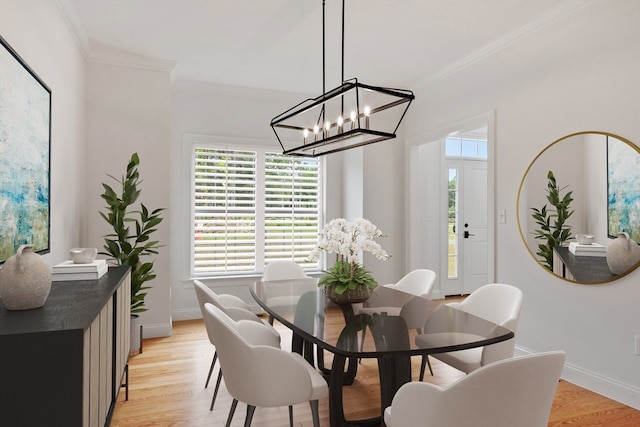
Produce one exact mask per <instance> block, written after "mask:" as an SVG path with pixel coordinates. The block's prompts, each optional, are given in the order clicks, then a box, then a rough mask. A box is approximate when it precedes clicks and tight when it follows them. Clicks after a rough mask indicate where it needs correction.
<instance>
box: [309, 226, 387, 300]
mask: <svg viewBox="0 0 640 427" xmlns="http://www.w3.org/2000/svg"><path fill="white" fill-rule="evenodd" d="M379 237H384V234H383V233H382V231H380V229H378V227H376V226H375V225H373V224H372V223H371V222H370V221H369V220H366V219H364V218H357V219H355V220H353V221H347V220H346V219H344V218H336V219H333V220H331V221H330V222H329V223H327V224H326V225H325V227H324V228H323V230H322V231H321V232H320V237H319V238H318V243H317V245H316V247H315V248H314V249H313V251H311V253H310V254H309V259H312V260H317V259H319V257H320V253H321V252H327V253H335V254H336V262H335V264H334V265H333V268H332V269H331V270H325V271H324V273H326V275H325V276H323V277H322V278H321V279H320V281H319V282H318V286H320V287H325V288H328V287H331V286H335V292H336V294H338V295H340V294H343V293H344V292H346V291H347V289H350V290H355V289H358V287H359V286H366V287H367V288H369V289H373V288H375V287H376V286H377V285H378V283H377V282H376V281H375V279H374V278H373V276H371V273H370V272H369V271H367V270H366V269H365V268H364V267H363V266H362V265H361V264H360V256H361V255H362V253H363V252H370V253H371V254H373V255H374V256H375V257H376V258H378V259H380V260H386V259H389V258H390V255H389V254H387V252H386V251H385V250H384V249H382V246H380V244H379V243H378V242H377V241H376V239H377V238H379Z"/></svg>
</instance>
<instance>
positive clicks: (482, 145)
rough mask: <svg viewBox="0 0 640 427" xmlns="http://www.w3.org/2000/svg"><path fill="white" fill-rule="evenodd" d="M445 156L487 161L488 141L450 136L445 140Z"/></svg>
mask: <svg viewBox="0 0 640 427" xmlns="http://www.w3.org/2000/svg"><path fill="white" fill-rule="evenodd" d="M445 156H446V157H449V158H450V157H465V158H469V159H487V140H486V139H478V138H459V137H456V136H448V137H447V139H446V140H445Z"/></svg>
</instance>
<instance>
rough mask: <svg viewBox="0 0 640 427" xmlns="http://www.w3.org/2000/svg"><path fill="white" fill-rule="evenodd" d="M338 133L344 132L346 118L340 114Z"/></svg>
mask: <svg viewBox="0 0 640 427" xmlns="http://www.w3.org/2000/svg"><path fill="white" fill-rule="evenodd" d="M337 123H338V133H341V132H342V124H343V123H344V119H343V118H342V116H338V120H337Z"/></svg>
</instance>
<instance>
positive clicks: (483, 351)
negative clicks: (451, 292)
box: [416, 283, 523, 380]
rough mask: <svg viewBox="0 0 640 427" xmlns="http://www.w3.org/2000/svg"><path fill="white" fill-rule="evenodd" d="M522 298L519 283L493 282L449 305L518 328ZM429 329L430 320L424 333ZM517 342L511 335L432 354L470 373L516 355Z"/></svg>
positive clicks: (418, 337)
mask: <svg viewBox="0 0 640 427" xmlns="http://www.w3.org/2000/svg"><path fill="white" fill-rule="evenodd" d="M522 301H523V294H522V291H521V290H520V289H518V288H517V287H515V286H512V285H507V284H503V283H491V284H488V285H483V286H481V287H480V288H478V289H477V290H475V291H474V292H472V293H471V294H470V295H469V296H468V297H466V298H465V299H464V300H463V301H460V302H451V303H448V304H447V305H448V306H452V307H456V308H458V309H460V310H462V311H465V312H467V313H470V314H473V315H474V316H478V317H480V318H483V319H486V320H489V321H491V322H493V323H496V324H498V325H500V326H503V327H505V328H507V329H509V330H510V331H512V332H516V330H517V328H518V319H519V317H520V309H521V307H522ZM429 332H430V330H429V322H428V321H427V323H426V325H425V329H424V333H425V334H427V335H428V334H429ZM421 339H422V338H421V335H417V336H416V343H417V344H418V346H419V341H420V340H421ZM514 346H515V338H511V339H510V340H507V341H502V342H499V343H496V344H491V345H488V346H484V347H478V348H471V349H468V350H460V351H452V352H449V353H437V354H432V355H430V356H431V357H434V358H436V359H438V360H440V361H441V362H444V363H446V364H447V365H450V366H453V367H454V368H456V369H458V370H460V371H463V372H465V373H469V372H472V371H473V370H475V369H478V368H479V367H481V366H484V365H486V364H488V363H491V362H495V361H497V360H501V359H505V358H508V357H512V356H513V350H514ZM428 357H429V356H426V355H425V356H424V357H423V359H422V369H421V376H420V380H422V379H423V378H422V373H423V372H424V365H425V363H427V362H428Z"/></svg>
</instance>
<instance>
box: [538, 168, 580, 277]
mask: <svg viewBox="0 0 640 427" xmlns="http://www.w3.org/2000/svg"><path fill="white" fill-rule="evenodd" d="M547 180H548V181H547V201H548V202H549V204H550V205H551V206H552V207H551V208H547V205H546V204H545V205H544V206H542V208H541V209H537V208H531V210H532V211H533V213H532V214H531V216H532V217H533V219H534V220H535V222H536V224H537V225H538V227H539V228H538V229H536V230H534V233H533V234H534V238H535V239H537V240H541V241H542V243H538V251H537V252H536V255H538V256H539V257H540V259H541V261H542V263H543V265H544V266H545V267H546V268H547V269H549V270H552V271H553V248H554V247H556V246H562V244H563V243H564V242H565V241H566V240H567V239H568V238H569V237H570V236H571V227H570V226H568V225H566V221H567V219H569V217H570V216H571V215H572V214H573V212H574V211H573V210H572V209H571V208H570V206H571V202H572V201H573V198H572V196H571V195H572V193H573V191H568V192H567V193H566V194H565V195H564V196H563V195H562V192H563V191H564V190H565V189H566V188H567V187H568V186H565V187H562V188H559V187H558V183H557V182H556V178H555V176H554V175H553V171H549V172H548V173H547Z"/></svg>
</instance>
